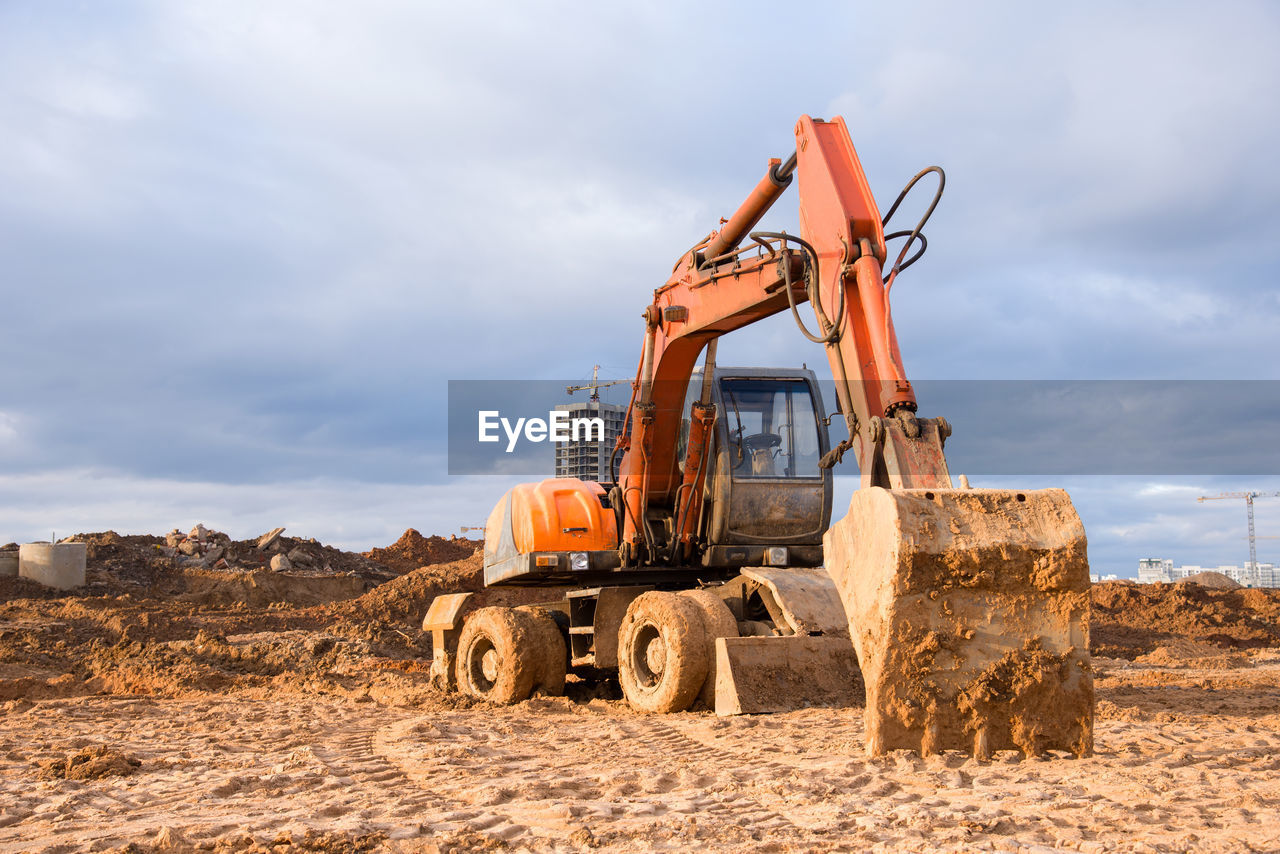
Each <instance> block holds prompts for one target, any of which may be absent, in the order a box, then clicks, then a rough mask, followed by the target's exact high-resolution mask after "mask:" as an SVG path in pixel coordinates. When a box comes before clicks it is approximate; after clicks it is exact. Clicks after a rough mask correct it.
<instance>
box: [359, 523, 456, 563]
mask: <svg viewBox="0 0 1280 854" xmlns="http://www.w3.org/2000/svg"><path fill="white" fill-rule="evenodd" d="M481 545H482V543H481V542H480V541H479V540H468V539H466V538H465V537H457V536H453V537H449V538H448V539H445V538H444V537H440V536H435V535H432V536H430V537H424V536H422V534H419V533H418V532H417V531H416V530H415V529H413V528H410V529H409V530H407V531H405V532H404V534H403V535H402V536H401V537H400V539H398V540H396V541H395V542H394V543H392V544H391V545H389V546H387V547H386V548H384V549H372V550H371V551H367V552H365V553H364V557H367V558H369V559H370V560H373V561H377V562H378V563H380V564H382V565H383V566H385V567H387V568H388V569H392V570H394V571H396V572H400V573H404V572H412V571H413V570H415V569H417V568H419V567H422V566H432V565H433V564H437V563H453V562H455V561H460V560H463V559H464V558H467V557H470V556H471V555H472V554H474V553H475V552H476V550H477V549H479V548H480V546H481Z"/></svg>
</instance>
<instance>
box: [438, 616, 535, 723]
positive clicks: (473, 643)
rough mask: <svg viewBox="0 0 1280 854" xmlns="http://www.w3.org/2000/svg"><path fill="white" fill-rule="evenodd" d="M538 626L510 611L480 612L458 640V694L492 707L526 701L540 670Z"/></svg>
mask: <svg viewBox="0 0 1280 854" xmlns="http://www.w3.org/2000/svg"><path fill="white" fill-rule="evenodd" d="M540 640H541V638H540V637H539V636H538V629H537V623H536V621H534V620H533V619H532V618H531V617H530V616H529V615H528V614H527V613H524V612H520V611H516V610H513V609H511V608H493V607H491V608H481V609H480V610H478V611H476V612H475V613H473V614H472V615H471V616H470V617H468V618H467V621H466V623H465V624H464V625H463V627H462V634H461V635H460V636H459V637H458V659H457V662H456V664H455V668H456V669H455V673H456V674H457V678H458V690H459V691H461V692H462V693H464V694H468V695H470V696H472V697H477V698H479V699H481V700H488V701H489V702H491V703H498V704H500V705H510V704H512V703H519V702H520V701H521V700H526V699H528V698H529V694H531V693H532V692H533V686H534V683H535V682H536V681H537V679H538V676H539V675H540V670H541V661H542V657H541V655H539V654H538V643H539V641H540Z"/></svg>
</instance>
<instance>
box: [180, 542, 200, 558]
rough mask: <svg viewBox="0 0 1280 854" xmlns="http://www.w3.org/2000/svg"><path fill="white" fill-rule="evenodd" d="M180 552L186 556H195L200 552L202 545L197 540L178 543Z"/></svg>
mask: <svg viewBox="0 0 1280 854" xmlns="http://www.w3.org/2000/svg"><path fill="white" fill-rule="evenodd" d="M178 551H180V552H182V553H183V554H184V555H194V554H195V553H196V552H198V551H200V544H199V543H197V542H196V541H195V540H183V541H182V542H180V543H178Z"/></svg>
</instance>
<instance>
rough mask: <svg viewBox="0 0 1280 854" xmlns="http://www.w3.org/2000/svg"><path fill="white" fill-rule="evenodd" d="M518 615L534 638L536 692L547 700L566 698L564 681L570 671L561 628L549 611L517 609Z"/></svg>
mask: <svg viewBox="0 0 1280 854" xmlns="http://www.w3.org/2000/svg"><path fill="white" fill-rule="evenodd" d="M516 613H517V614H518V615H519V616H520V618H521V619H525V620H527V621H528V624H529V628H530V631H532V632H533V635H534V638H535V639H534V645H535V647H534V652H536V656H533V655H531V656H530V657H531V658H533V657H536V658H537V659H538V667H537V671H538V675H537V677H536V678H535V679H534V682H533V690H534V691H535V692H536V693H539V694H545V695H546V696H548V697H561V696H563V695H564V678H565V674H566V673H567V672H568V667H569V649H568V647H567V646H566V645H565V642H564V635H563V634H561V632H560V625H559V624H558V623H557V622H556V618H555V617H554V616H553V615H552V613H551V611H550V610H548V609H547V608H539V607H537V606H529V607H524V608H518V609H517V610H516Z"/></svg>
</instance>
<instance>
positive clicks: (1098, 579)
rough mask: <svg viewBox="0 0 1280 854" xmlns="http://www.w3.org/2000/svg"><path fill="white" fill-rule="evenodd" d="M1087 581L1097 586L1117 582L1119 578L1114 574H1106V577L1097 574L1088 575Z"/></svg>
mask: <svg viewBox="0 0 1280 854" xmlns="http://www.w3.org/2000/svg"><path fill="white" fill-rule="evenodd" d="M1089 580H1090V581H1092V582H1093V583H1094V584H1098V583H1100V582H1103V581H1119V580H1120V576H1118V575H1116V574H1115V573H1114V572H1112V573H1108V574H1106V575H1100V574H1098V573H1089Z"/></svg>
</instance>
